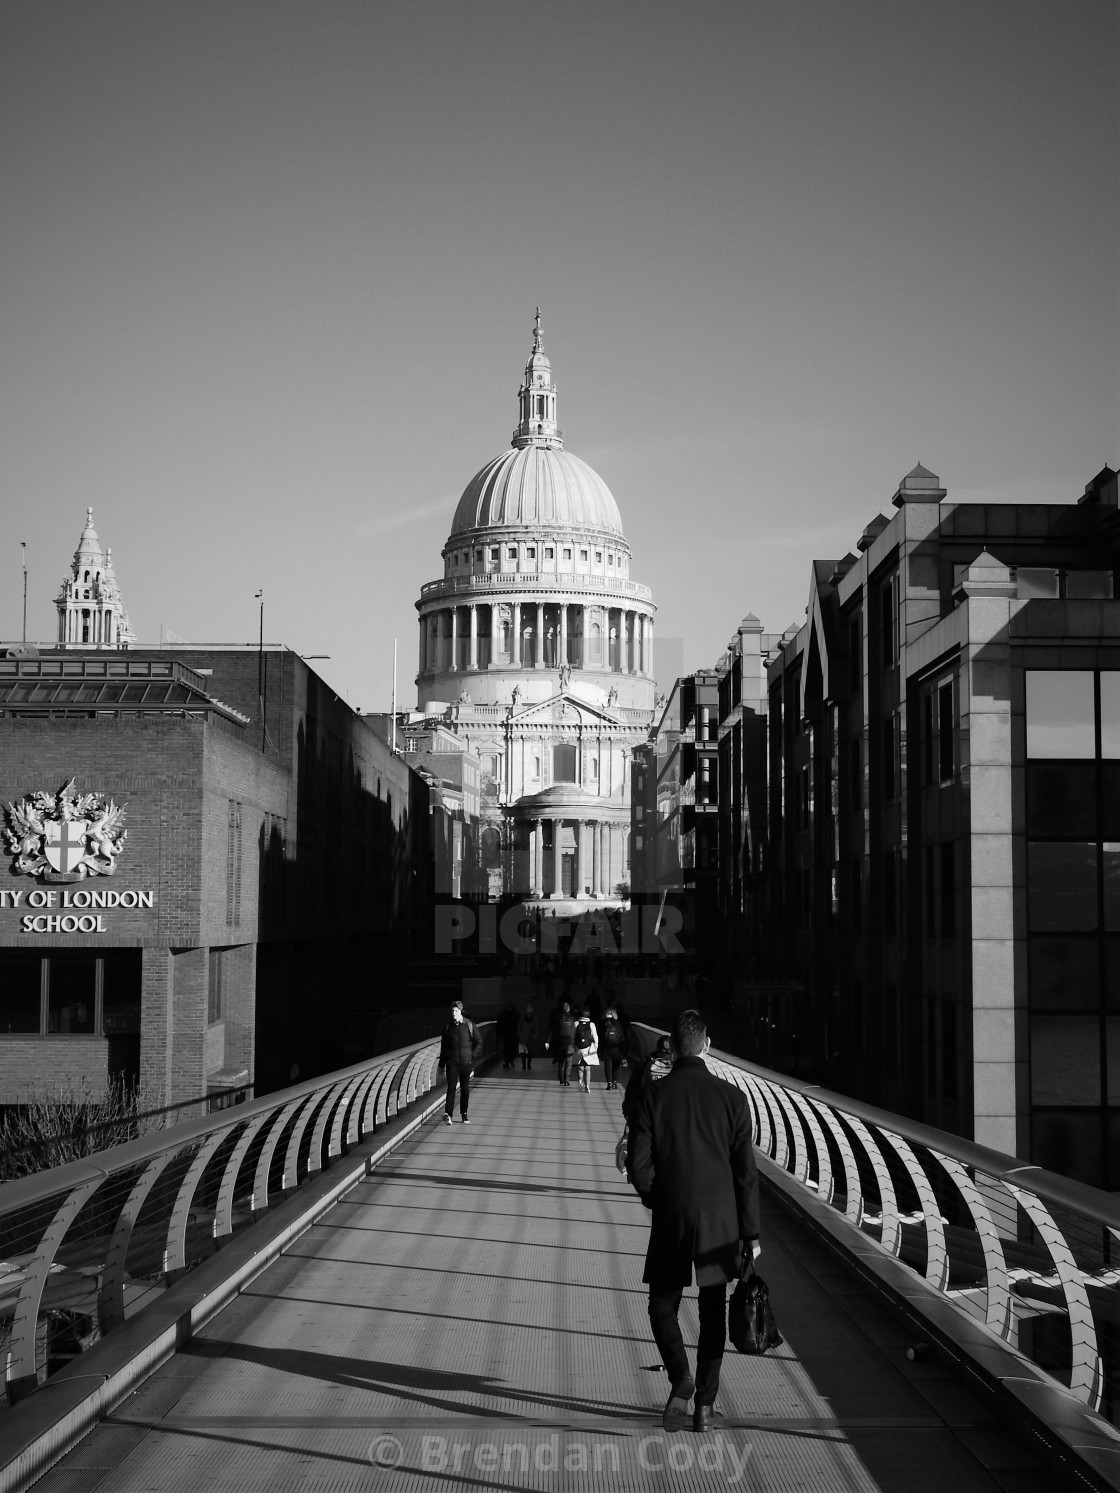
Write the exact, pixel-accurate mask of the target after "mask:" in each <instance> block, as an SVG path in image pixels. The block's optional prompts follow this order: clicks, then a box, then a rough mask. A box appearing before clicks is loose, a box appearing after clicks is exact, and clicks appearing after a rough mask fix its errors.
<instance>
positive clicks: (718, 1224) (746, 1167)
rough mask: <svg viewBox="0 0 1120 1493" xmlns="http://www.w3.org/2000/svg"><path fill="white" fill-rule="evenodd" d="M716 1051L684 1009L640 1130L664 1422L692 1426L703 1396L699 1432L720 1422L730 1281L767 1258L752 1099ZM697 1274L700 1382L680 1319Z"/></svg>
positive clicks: (632, 1167) (637, 1141)
mask: <svg viewBox="0 0 1120 1493" xmlns="http://www.w3.org/2000/svg"><path fill="white" fill-rule="evenodd" d="M710 1045H711V1044H710V1042H709V1039H708V1033H707V1028H706V1026H705V1024H704V1020H703V1018H702V1017H701V1015H700V1013H699V1012H698V1011H683V1012H682V1013H681V1014H680V1016H678V1017H677V1019H676V1021H675V1022H674V1024H673V1032H672V1046H673V1052H674V1054H675V1061H674V1063H673V1068H672V1071H671V1072H670V1073H668V1074H666V1076H665V1077H664V1078H663V1079H661V1080H660V1082H658V1083H654V1084H651V1085H650V1086H649V1088H647V1089H646V1091H645V1092H644V1093H643V1094H642V1096H641V1099H640V1100H639V1102H638V1105H637V1109H636V1112H635V1114H634V1119H633V1123H632V1126H631V1133H630V1151H629V1157H628V1163H629V1174H630V1176H631V1178H632V1180H633V1183H634V1186H635V1187H636V1188H637V1190H638V1194H639V1196H640V1197H641V1199H642V1202H643V1204H644V1205H645V1207H647V1208H649V1209H651V1210H652V1213H653V1219H652V1222H651V1227H650V1233H649V1248H648V1250H647V1252H646V1268H645V1273H644V1274H643V1276H642V1279H643V1280H644V1281H645V1283H646V1284H647V1285H648V1286H649V1319H650V1325H651V1326H652V1328H653V1336H654V1340H655V1342H656V1343H657V1347H658V1350H659V1352H660V1354H661V1360H662V1362H663V1363H664V1365H665V1370H666V1372H667V1373H668V1375H669V1385H670V1391H669V1399H668V1402H667V1403H666V1405H665V1410H664V1413H663V1416H662V1424H663V1425H664V1427H665V1429H666V1430H667V1431H679V1430H683V1429H684V1427H685V1425H686V1424H687V1418H688V1406H689V1401H690V1400H691V1399H692V1397H693V1395H695V1401H696V1402H695V1407H694V1411H693V1417H692V1425H693V1429H694V1430H696V1431H706V1430H707V1429H708V1427H709V1426H710V1425H711V1424H712V1419H713V1415H714V1414H715V1410H714V1406H715V1399H716V1394H717V1392H718V1390H719V1371H720V1365H721V1363H722V1361H723V1349H724V1343H725V1340H726V1329H727V1309H726V1300H725V1293H726V1289H727V1282H728V1281H730V1280H735V1279H736V1278H737V1277H738V1275H739V1274H740V1271H741V1269H742V1266H743V1263H744V1260H745V1259H746V1258H747V1257H748V1256H749V1257H751V1258H754V1257H757V1256H758V1254H759V1253H760V1252H761V1250H760V1246H759V1242H758V1235H759V1212H758V1170H757V1167H756V1165H755V1159H754V1145H753V1142H752V1123H751V1115H750V1109H749V1108H748V1105H747V1100H746V1096H745V1095H744V1094H742V1093H741V1092H740V1091H739V1090H738V1089H737V1088H735V1087H734V1086H733V1085H731V1084H729V1083H726V1082H724V1080H723V1079H721V1078H716V1077H715V1076H714V1075H713V1074H711V1073H709V1072H708V1070H707V1068H706V1066H705V1064H704V1061H703V1054H704V1053H705V1052H707V1050H708V1047H709V1046H710ZM694 1268H695V1271H696V1284H697V1287H698V1288H699V1297H700V1301H699V1307H700V1340H699V1343H698V1345H697V1349H696V1377H695V1380H694V1379H693V1377H692V1375H691V1374H690V1373H689V1368H688V1354H687V1353H686V1351H685V1346H684V1339H683V1338H682V1336H681V1329H680V1325H679V1323H678V1321H677V1313H678V1311H679V1310H680V1304H681V1296H682V1295H683V1293H684V1290H685V1287H686V1286H689V1285H691V1283H692V1273H693V1269H694Z"/></svg>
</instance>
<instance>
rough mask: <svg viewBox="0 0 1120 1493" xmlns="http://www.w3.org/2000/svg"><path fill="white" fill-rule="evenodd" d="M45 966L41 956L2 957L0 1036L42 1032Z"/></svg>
mask: <svg viewBox="0 0 1120 1493" xmlns="http://www.w3.org/2000/svg"><path fill="white" fill-rule="evenodd" d="M43 963H44V961H43V959H42V956H41V955H39V954H32V953H22V952H18V953H17V952H15V951H13V952H10V953H9V952H8V951H7V950H4V951H3V952H2V953H0V1032H3V1033H8V1034H14V1033H17V1032H39V1031H40V1030H41V1028H42V978H43Z"/></svg>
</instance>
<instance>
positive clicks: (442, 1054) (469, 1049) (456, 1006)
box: [439, 1001, 482, 1125]
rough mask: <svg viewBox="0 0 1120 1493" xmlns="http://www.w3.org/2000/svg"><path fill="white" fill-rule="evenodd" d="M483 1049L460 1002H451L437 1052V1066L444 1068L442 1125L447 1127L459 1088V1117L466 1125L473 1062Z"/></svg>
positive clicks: (450, 1120) (468, 1122) (474, 1027)
mask: <svg viewBox="0 0 1120 1493" xmlns="http://www.w3.org/2000/svg"><path fill="white" fill-rule="evenodd" d="M481 1050H482V1038H481V1037H480V1036H479V1035H478V1028H477V1027H476V1026H475V1024H474V1022H473V1021H471V1019H470V1017H469V1016H465V1015H464V1014H463V1002H462V1001H452V1002H451V1020H450V1021H449V1022H448V1023H447V1025H446V1026H445V1027H444V1029H443V1041H442V1042H441V1044H440V1049H439V1066H440V1068H446V1069H447V1103H446V1104H445V1106H444V1112H443V1123H444V1124H445V1125H450V1124H451V1123H452V1116H453V1115H454V1113H455V1087H456V1085H458V1088H459V1118H460V1119H461V1120H462V1122H463V1124H464V1125H469V1124H470V1120H469V1119H468V1118H467V1105H468V1103H469V1102H470V1094H471V1075H472V1074H473V1072H474V1063H475V1059H476V1058H477V1057H478V1054H479V1052H480V1051H481Z"/></svg>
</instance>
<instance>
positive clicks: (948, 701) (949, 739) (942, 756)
mask: <svg viewBox="0 0 1120 1493" xmlns="http://www.w3.org/2000/svg"><path fill="white" fill-rule="evenodd" d="M937 768H938V773H937V776H938V782H940V783H951V782H952V781H953V681H952V680H951V679H949V680H947V681H946V682H945V683H944V684H942V685H941V686H940V687H939V688H938V691H937Z"/></svg>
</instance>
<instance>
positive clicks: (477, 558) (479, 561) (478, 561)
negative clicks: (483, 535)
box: [474, 550, 482, 565]
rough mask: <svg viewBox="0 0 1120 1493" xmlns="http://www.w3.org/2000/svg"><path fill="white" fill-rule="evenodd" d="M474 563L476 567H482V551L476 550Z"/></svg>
mask: <svg viewBox="0 0 1120 1493" xmlns="http://www.w3.org/2000/svg"><path fill="white" fill-rule="evenodd" d="M474 563H475V564H476V565H481V564H482V551H481V550H475V552H474Z"/></svg>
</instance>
